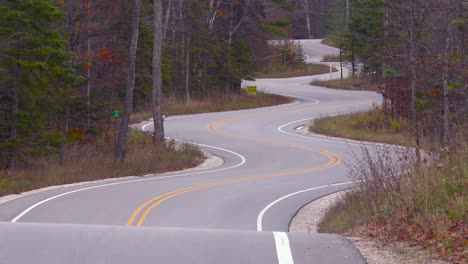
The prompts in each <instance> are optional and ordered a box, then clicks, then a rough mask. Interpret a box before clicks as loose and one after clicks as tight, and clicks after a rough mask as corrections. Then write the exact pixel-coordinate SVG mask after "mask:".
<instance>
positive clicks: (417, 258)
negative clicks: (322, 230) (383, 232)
mask: <svg viewBox="0 0 468 264" xmlns="http://www.w3.org/2000/svg"><path fill="white" fill-rule="evenodd" d="M345 192H346V191H342V192H337V193H333V194H330V195H327V196H324V197H322V198H319V199H317V200H314V201H312V202H310V203H309V204H307V205H305V206H304V207H302V208H301V209H300V210H299V211H298V212H297V214H296V216H294V218H293V219H292V220H291V223H290V225H289V232H296V233H310V234H313V233H317V230H318V224H319V223H320V220H321V219H322V217H323V216H324V214H325V212H326V210H327V208H329V207H330V206H331V205H332V204H333V203H334V202H336V201H337V200H338V199H341V197H342V195H343V194H344V193H345ZM345 238H347V239H348V240H349V241H351V242H352V243H353V245H354V246H355V247H356V248H357V249H358V250H359V251H360V252H361V255H362V256H363V257H364V259H365V260H366V262H367V263H368V264H401V263H405V264H447V263H448V262H444V261H440V260H432V259H430V256H429V254H428V253H427V252H425V251H424V250H422V249H420V248H417V247H411V246H408V245H407V244H405V243H383V242H381V241H379V240H377V239H373V238H369V237H351V236H345Z"/></svg>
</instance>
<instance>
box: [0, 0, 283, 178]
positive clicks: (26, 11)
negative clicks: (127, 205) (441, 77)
mask: <svg viewBox="0 0 468 264" xmlns="http://www.w3.org/2000/svg"><path fill="white" fill-rule="evenodd" d="M266 8H275V10H280V11H281V10H284V9H286V8H287V6H282V5H281V3H279V2H278V3H276V2H275V1H264V2H262V3H261V4H260V3H258V2H257V1H250V0H240V1H216V0H209V1H207V0H204V1H202V0H197V1H183V0H165V1H161V0H159V1H158V0H154V1H148V0H141V1H123V0H118V1H107V0H77V1H71V0H57V1H50V0H31V1H21V0H2V1H1V2H0V13H1V14H2V16H1V18H0V102H1V106H0V150H1V151H0V167H1V168H3V169H14V168H15V167H18V166H20V167H21V166H28V161H29V160H30V159H31V158H35V157H41V156H44V155H54V156H55V155H56V156H57V157H58V158H59V159H62V158H63V157H62V156H63V153H64V151H65V149H66V148H67V146H69V145H73V144H93V143H94V142H96V140H98V138H100V137H102V136H103V135H105V136H106V137H107V136H109V137H107V138H106V140H108V141H109V143H112V144H116V147H115V150H114V154H115V159H116V161H121V160H123V159H125V144H126V143H125V142H126V139H127V128H128V124H129V115H130V114H131V112H133V111H143V110H144V111H148V112H153V117H154V120H156V122H155V131H156V133H155V138H154V141H155V142H156V143H157V142H161V141H163V140H164V127H163V121H164V120H163V114H164V109H162V101H163V100H164V98H172V99H173V100H185V101H187V102H190V100H191V99H193V98H204V97H208V96H213V95H219V94H226V95H227V94H233V93H239V92H240V83H241V79H250V78H252V73H253V72H254V71H255V70H256V69H257V68H258V67H261V66H262V65H268V63H269V60H268V59H265V57H267V55H268V54H269V50H268V44H267V42H266V40H267V39H268V38H270V37H281V36H280V35H282V36H283V37H285V36H286V34H284V32H285V31H288V30H289V27H288V25H289V24H287V25H281V23H279V26H273V30H271V28H265V25H266V24H268V23H273V24H275V23H276V24H278V23H277V22H275V21H276V20H274V19H273V20H272V19H271V18H267V17H266V13H265V12H266V11H265V9H266ZM288 12H289V11H288ZM271 21H273V22H271ZM118 128H119V129H118ZM117 130H119V132H118V133H117ZM112 131H114V132H112ZM110 132H112V133H110Z"/></svg>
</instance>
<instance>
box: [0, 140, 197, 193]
mask: <svg viewBox="0 0 468 264" xmlns="http://www.w3.org/2000/svg"><path fill="white" fill-rule="evenodd" d="M109 137H110V138H109ZM113 146H114V144H113V139H112V135H108V136H107V137H102V138H99V139H98V140H97V142H95V144H76V145H70V146H68V147H67V149H66V151H65V155H64V159H63V164H60V162H59V160H58V158H57V157H51V156H49V157H45V158H41V159H39V160H36V161H34V162H32V164H30V165H29V167H28V168H23V169H18V170H16V171H13V172H10V175H9V176H8V177H7V176H6V175H1V174H2V173H1V172H0V196H3V195H7V194H12V193H20V192H24V191H28V190H33V189H37V188H42V187H46V186H52V185H61V184H68V183H75V182H83V181H91V180H98V179H106V178H114V177H122V176H130V175H134V176H138V175H145V174H151V173H162V172H167V171H176V170H181V169H185V168H191V167H194V166H196V165H198V164H200V163H201V162H202V161H203V160H204V159H205V158H204V155H203V153H202V152H201V151H200V150H199V149H198V148H196V147H194V146H191V145H187V144H185V145H179V146H176V145H175V144H174V143H169V144H168V147H167V148H166V149H163V148H162V147H161V146H155V145H153V144H152V140H151V136H150V135H148V134H146V133H143V132H137V131H132V132H131V133H130V135H129V140H128V143H127V149H128V152H127V158H126V160H125V162H124V163H123V164H115V163H114V160H113V155H112V153H113Z"/></svg>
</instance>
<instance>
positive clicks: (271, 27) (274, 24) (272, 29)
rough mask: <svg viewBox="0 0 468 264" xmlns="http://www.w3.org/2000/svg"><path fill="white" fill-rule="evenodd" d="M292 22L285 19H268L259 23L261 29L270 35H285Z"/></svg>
mask: <svg viewBox="0 0 468 264" xmlns="http://www.w3.org/2000/svg"><path fill="white" fill-rule="evenodd" d="M291 26H292V22H291V21H289V20H285V19H277V20H270V21H265V22H263V23H261V27H262V29H263V30H264V31H265V32H267V33H268V34H269V35H270V36H271V37H286V35H287V32H288V31H289V29H290V28H291Z"/></svg>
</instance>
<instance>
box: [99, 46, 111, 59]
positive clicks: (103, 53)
mask: <svg viewBox="0 0 468 264" xmlns="http://www.w3.org/2000/svg"><path fill="white" fill-rule="evenodd" d="M98 51H99V53H98V54H97V55H96V58H97V59H114V58H115V54H114V53H113V52H111V51H110V50H109V49H107V48H99V49H98Z"/></svg>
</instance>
